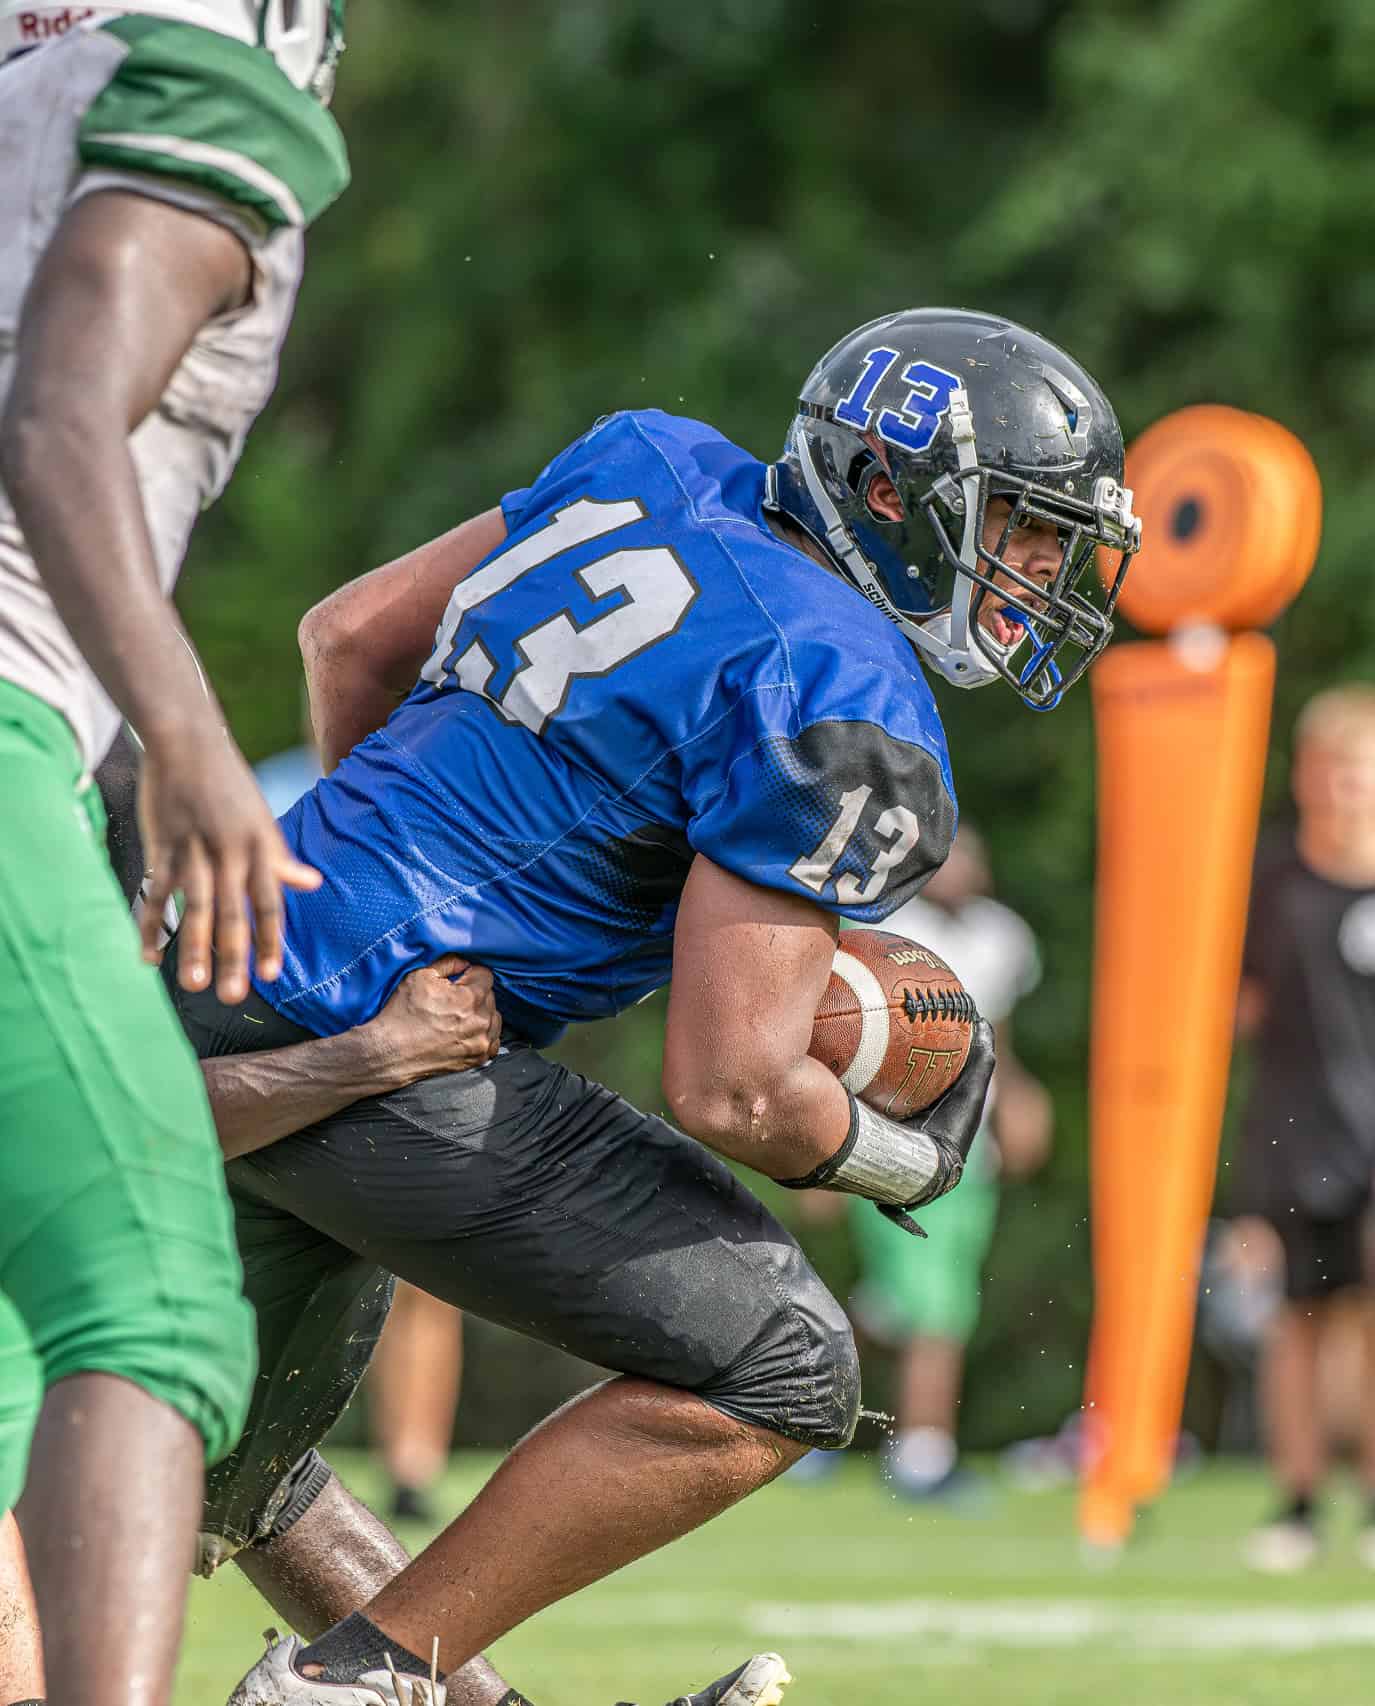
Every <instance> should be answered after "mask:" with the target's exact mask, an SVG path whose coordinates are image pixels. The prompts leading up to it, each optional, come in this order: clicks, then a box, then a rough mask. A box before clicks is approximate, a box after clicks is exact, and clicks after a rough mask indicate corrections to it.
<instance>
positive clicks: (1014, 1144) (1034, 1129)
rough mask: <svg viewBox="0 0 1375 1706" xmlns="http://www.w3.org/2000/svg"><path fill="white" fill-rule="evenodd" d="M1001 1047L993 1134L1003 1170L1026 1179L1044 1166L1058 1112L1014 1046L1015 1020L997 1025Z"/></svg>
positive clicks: (1007, 1019)
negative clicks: (996, 1141) (1013, 1025)
mask: <svg viewBox="0 0 1375 1706" xmlns="http://www.w3.org/2000/svg"><path fill="white" fill-rule="evenodd" d="M994 1036H995V1038H996V1041H997V1049H998V1093H997V1096H996V1097H995V1098H994V1102H993V1116H992V1118H993V1134H994V1136H995V1137H996V1138H997V1140H998V1152H999V1154H1000V1156H1001V1157H1002V1163H1003V1171H1004V1172H1005V1173H1006V1174H1008V1175H1009V1177H1011V1178H1017V1179H1020V1178H1023V1177H1024V1176H1025V1175H1026V1174H1028V1173H1034V1172H1035V1171H1036V1169H1037V1168H1038V1167H1041V1166H1044V1164H1045V1161H1046V1157H1047V1156H1048V1155H1049V1154H1050V1139H1051V1132H1052V1131H1053V1129H1054V1124H1055V1115H1054V1109H1053V1107H1052V1104H1051V1100H1050V1094H1049V1092H1048V1091H1047V1090H1046V1087H1045V1085H1044V1084H1042V1083H1041V1081H1040V1079H1038V1078H1033V1077H1032V1075H1031V1074H1030V1073H1029V1072H1028V1071H1027V1069H1026V1067H1025V1066H1023V1065H1022V1062H1021V1060H1020V1059H1019V1058H1018V1056H1017V1055H1016V1054H1015V1053H1014V1051H1013V1047H1012V1020H1011V1019H1010V1018H1006V1019H1003V1020H1001V1021H1000V1022H999V1023H998V1024H997V1025H996V1026H995V1027H994Z"/></svg>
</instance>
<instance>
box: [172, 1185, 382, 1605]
mask: <svg viewBox="0 0 1375 1706" xmlns="http://www.w3.org/2000/svg"><path fill="white" fill-rule="evenodd" d="M228 1175H229V1181H230V1197H231V1201H232V1204H233V1209H234V1225H235V1234H236V1237H237V1240H238V1246H239V1252H240V1255H241V1257H242V1260H243V1269H244V1292H245V1295H246V1296H247V1298H248V1301H249V1304H250V1306H251V1307H252V1310H253V1316H254V1320H255V1323H256V1327H257V1347H258V1376H257V1379H256V1381H255V1382H254V1387H253V1397H252V1403H251V1405H250V1408H249V1414H248V1420H247V1422H246V1423H245V1425H244V1430H243V1435H242V1437H241V1439H240V1440H239V1443H238V1445H237V1446H236V1447H235V1448H234V1450H233V1451H232V1452H231V1453H230V1454H229V1456H228V1457H226V1458H225V1459H224V1461H223V1462H221V1463H219V1464H217V1465H216V1466H215V1467H214V1468H213V1469H211V1470H210V1472H209V1474H208V1475H207V1477H206V1510H205V1517H204V1520H203V1523H202V1529H203V1531H204V1535H205V1537H206V1538H205V1539H204V1540H203V1542H202V1557H201V1569H202V1571H203V1573H206V1574H209V1573H210V1571H211V1570H212V1569H213V1568H214V1567H215V1566H216V1565H218V1564H219V1563H221V1562H223V1560H224V1559H225V1558H227V1557H229V1556H232V1554H233V1553H234V1552H235V1551H236V1550H238V1549H239V1548H240V1547H242V1546H245V1545H248V1544H249V1543H250V1542H251V1541H253V1540H255V1539H260V1538H262V1537H263V1535H265V1534H266V1533H267V1532H268V1530H269V1528H270V1525H271V1522H272V1520H273V1519H274V1517H275V1515H276V1504H277V1502H278V1494H279V1490H280V1488H281V1487H282V1486H283V1483H284V1481H285V1479H286V1476H287V1473H288V1471H289V1470H290V1469H291V1468H292V1467H293V1465H294V1464H296V1462H297V1461H298V1460H299V1459H300V1457H301V1456H302V1454H303V1453H305V1452H307V1451H309V1450H310V1448H311V1447H312V1446H315V1445H318V1444H319V1442H320V1441H321V1440H323V1439H324V1437H325V1435H326V1434H327V1433H328V1432H329V1430H330V1429H331V1428H332V1427H333V1426H334V1424H335V1422H336V1421H337V1420H338V1419H339V1417H340V1415H341V1414H342V1413H343V1411H344V1409H345V1407H346V1406H347V1405H348V1403H349V1400H350V1399H351V1398H352V1397H353V1394H354V1392H355V1391H356V1390H357V1387H358V1383H359V1382H360V1381H361V1380H362V1378H363V1374H364V1372H365V1370H366V1369H367V1366H368V1362H369V1360H370V1358H371V1356H372V1353H373V1350H374V1349H375V1347H376V1344H377V1340H378V1337H379V1336H380V1334H381V1331H382V1326H383V1324H384V1322H385V1320H386V1316H387V1308H388V1305H389V1303H390V1301H391V1291H392V1279H391V1275H390V1274H388V1273H385V1272H383V1271H382V1270H381V1269H379V1268H378V1267H377V1266H376V1265H375V1264H374V1263H372V1262H370V1261H368V1260H366V1259H365V1258H363V1257H360V1256H357V1255H355V1254H354V1253H353V1252H352V1251H350V1250H346V1249H344V1248H343V1247H342V1246H341V1245H339V1244H337V1243H336V1242H335V1241H334V1240H333V1239H332V1238H329V1237H327V1236H325V1234H323V1233H321V1232H318V1231H316V1230H315V1229H314V1228H313V1227H311V1226H308V1225H306V1224H305V1222H304V1221H302V1220H299V1219H298V1218H297V1217H296V1216H295V1215H293V1214H290V1213H288V1212H286V1211H284V1210H282V1209H280V1208H275V1207H273V1206H272V1205H270V1204H268V1203H265V1202H263V1201H262V1200H261V1198H260V1197H259V1196H258V1195H257V1194H256V1192H255V1190H254V1188H253V1179H252V1176H251V1172H250V1170H249V1169H248V1168H247V1167H246V1166H245V1164H244V1163H243V1162H234V1163H232V1164H231V1165H230V1167H229V1169H228Z"/></svg>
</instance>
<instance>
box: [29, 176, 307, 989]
mask: <svg viewBox="0 0 1375 1706" xmlns="http://www.w3.org/2000/svg"><path fill="white" fill-rule="evenodd" d="M249 288H250V263H249V258H248V253H247V251H246V250H245V248H244V246H243V244H242V243H241V242H240V240H239V239H238V238H237V237H236V236H234V235H233V233H231V232H230V231H229V230H227V229H226V228H225V227H223V226H221V225H219V224H217V223H216V222H215V221H214V220H212V219H209V218H205V217H203V216H201V215H199V214H196V213H190V212H187V211H185V210H183V209H181V208H177V207H173V206H171V205H169V204H168V203H166V202H162V201H157V200H154V199H152V198H150V197H145V196H140V195H136V194H128V193H125V192H122V191H108V190H107V191H102V192H100V193H98V194H94V195H89V196H86V197H85V198H84V199H82V200H80V201H78V202H77V203H76V204H75V205H74V206H73V207H72V208H71V209H70V210H69V211H68V212H67V213H66V214H65V215H64V217H63V219H62V221H61V223H60V224H59V226H58V228H57V230H56V232H55V233H54V236H53V238H52V241H51V242H50V244H49V245H48V248H47V251H46V252H45V254H44V257H43V259H42V261H41V262H40V263H39V266H38V269H37V272H36V273H35V275H34V279H33V283H32V284H31V286H30V288H29V293H28V296H27V298H26V301H25V305H24V313H23V316H22V319H21V321H20V326H19V331H18V339H17V345H16V350H15V368H14V378H13V382H12V384H11V387H10V393H9V397H8V400H7V402H6V405H5V408H4V412H3V416H0V476H3V479H4V482H5V489H6V491H7V492H8V494H9V497H10V500H11V502H12V503H13V505H14V509H15V513H16V515H17V516H18V518H19V524H20V526H21V527H22V529H23V532H24V537H25V539H26V540H27V542H28V545H29V548H30V549H31V551H32V552H33V556H34V560H35V562H36V564H37V566H38V571H39V573H40V574H41V576H42V578H43V583H44V585H45V587H46V588H47V590H48V593H49V595H50V596H51V598H52V601H53V603H54V605H55V606H56V608H57V611H58V613H59V615H60V616H61V617H62V620H63V622H64V623H65V624H66V626H67V628H68V630H69V632H70V633H71V635H72V638H73V639H74V640H75V642H76V644H77V646H78V647H79V648H80V650H81V654H82V656H83V657H84V658H85V659H86V661H87V662H88V663H89V664H90V666H91V668H92V669H93V670H94V671H95V673H96V675H97V676H98V677H99V679H100V682H101V684H102V686H104V688H105V689H106V691H107V692H108V693H109V695H110V697H111V698H112V699H113V700H114V702H115V703H116V704H117V705H118V706H119V708H120V710H121V711H123V712H124V714H125V716H126V717H128V719H129V721H130V722H131V723H132V724H133V725H134V727H135V728H136V729H137V730H138V731H139V734H140V736H141V738H142V740H143V742H144V746H145V748H146V751H147V760H146V767H145V781H144V790H143V800H144V809H145V831H146V834H145V843H146V847H147V852H148V856H149V862H150V865H151V866H152V868H153V870H154V885H153V893H152V896H151V901H150V906H149V908H148V914H147V918H148V920H149V923H148V927H147V928H146V929H145V933H144V946H145V952H146V953H148V954H149V956H150V957H155V956H154V954H153V943H154V939H155V932H156V925H157V920H158V918H159V917H160V915H161V912H162V906H163V903H164V902H165V900H166V898H167V895H168V894H169V893H170V892H171V890H172V889H173V888H175V887H180V888H182V889H184V891H185V895H186V910H185V916H184V924H183V949H182V960H181V975H182V981H183V983H184V984H185V986H186V987H187V988H191V989H199V988H201V987H203V986H204V984H205V983H206V982H207V980H208V978H209V948H210V937H211V933H212V929H213V932H214V936H215V946H216V950H217V953H218V955H219V962H220V973H219V977H218V988H219V992H220V995H221V999H223V1000H230V1001H232V1000H238V999H241V998H242V996H243V995H244V994H245V993H246V991H247V988H248V973H247V960H248V943H249V924H248V919H247V916H246V912H245V905H244V902H245V898H247V899H249V900H251V902H252V906H253V912H254V917H255V921H256V922H255V931H256V936H257V945H258V966H259V970H260V971H261V973H262V975H263V976H265V977H269V978H271V977H275V976H276V975H277V972H278V970H279V968H280V959H281V954H280V945H279V922H280V914H281V895H280V885H281V884H282V883H283V882H287V883H290V884H293V885H294V886H297V887H313V886H315V884H316V882H317V881H318V878H317V877H316V876H315V873H314V872H311V871H308V870H307V868H306V867H304V866H301V865H298V864H296V862H295V861H294V860H291V859H290V858H289V857H288V855H287V852H286V847H285V845H284V844H283V842H282V839H281V836H280V834H279V833H278V831H277V827H276V825H275V823H274V822H273V820H272V817H271V814H270V813H269V812H268V810H267V807H266V805H265V804H264V803H263V800H262V797H261V795H260V794H259V793H258V790H257V787H256V786H255V784H254V782H253V778H252V775H251V773H250V772H249V769H248V767H247V765H246V764H245V763H244V761H243V759H242V757H241V756H240V754H239V752H238V750H237V748H235V747H234V745H233V744H232V742H231V741H230V740H229V739H228V738H227V736H226V733H225V728H224V718H223V714H222V713H221V711H220V709H219V706H218V705H216V704H215V703H214V701H213V700H212V699H210V698H209V697H208V695H207V693H206V691H205V689H204V687H203V685H202V683H201V679H200V676H199V673H198V671H197V668H196V663H195V659H194V656H193V654H192V652H191V648H190V645H189V643H188V642H187V641H186V636H185V633H184V631H183V629H182V627H181V625H180V623H179V622H178V620H177V616H176V612H175V610H174V609H173V607H172V604H171V602H170V601H169V600H168V599H167V598H165V597H164V596H163V594H162V591H161V588H160V586H159V582H158V575H157V565H156V562H155V559H154V554H153V545H152V541H151V539H150V537H149V533H148V526H147V522H146V520H145V517H144V512H143V502H142V498H141V495H140V491H139V485H138V478H137V475H136V472H135V469H134V463H133V459H132V457H131V456H130V453H129V445H128V438H129V434H130V433H131V432H132V431H133V430H134V428H135V427H137V426H138V424H139V423H140V421H142V420H143V419H144V417H145V416H146V415H147V414H148V413H149V411H150V410H151V409H152V408H153V407H154V406H155V405H156V403H157V401H158V399H159V397H160V396H161V395H162V393H163V391H164V389H165V388H166V386H167V382H168V380H169V379H170V377H171V375H172V373H173V372H174V371H175V369H176V367H177V365H178V363H179V362H180V361H181V359H182V357H183V355H184V354H185V353H186V351H187V349H188V348H189V346H190V344H191V341H192V339H193V338H194V337H195V335H196V333H197V332H198V331H199V330H200V328H201V327H202V326H203V325H204V324H205V323H206V321H208V320H210V319H213V318H214V317H215V316H216V315H218V314H220V313H222V312H224V311H225V310H227V309H230V308H234V307H236V306H238V305H239V304H241V303H242V302H243V301H245V300H246V298H247V294H248V291H249Z"/></svg>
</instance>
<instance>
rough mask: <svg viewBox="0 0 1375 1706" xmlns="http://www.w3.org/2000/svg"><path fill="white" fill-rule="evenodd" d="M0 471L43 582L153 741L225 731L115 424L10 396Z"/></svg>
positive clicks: (104, 680)
mask: <svg viewBox="0 0 1375 1706" xmlns="http://www.w3.org/2000/svg"><path fill="white" fill-rule="evenodd" d="M0 476H2V477H3V479H4V483H5V489H6V492H7V493H8V495H9V498H10V501H11V503H12V504H13V506H14V510H15V514H16V516H17V517H18V520H19V525H20V527H21V529H22V530H23V533H24V537H25V539H26V541H27V543H28V546H29V549H30V550H31V551H32V553H33V557H34V561H35V563H36V564H37V566H38V571H39V574H40V575H41V576H42V579H43V584H44V586H45V587H46V589H47V591H48V594H49V596H50V597H51V599H52V601H53V604H54V606H55V607H56V609H57V612H58V614H59V615H60V616H61V618H62V620H63V622H64V623H65V624H66V626H67V629H68V631H69V632H70V634H71V636H72V638H73V640H74V641H75V642H76V644H77V646H78V647H79V648H80V651H81V654H82V656H83V657H84V658H85V659H86V661H87V663H88V664H89V665H90V667H91V668H92V669H93V670H94V671H95V674H96V675H97V677H98V678H99V680H100V683H101V685H102V686H103V687H104V688H105V691H106V692H107V693H108V694H109V695H110V697H111V698H112V699H113V700H114V702H115V704H116V705H118V706H119V708H120V710H121V711H122V712H123V713H124V715H125V716H126V717H127V718H128V719H129V721H130V722H131V723H132V724H133V725H134V727H135V728H136V729H137V730H138V731H139V734H140V737H141V738H142V739H143V740H144V742H145V743H146V744H147V745H149V746H150V747H154V748H156V747H159V746H160V745H161V744H162V743H163V742H165V741H168V740H170V739H172V738H176V739H177V740H179V741H192V740H196V739H202V740H206V741H209V740H212V739H214V740H218V739H221V738H222V718H221V716H220V713H219V710H218V708H217V707H216V706H215V705H214V704H213V702H211V701H209V700H208V699H207V697H206V694H205V690H204V688H203V686H202V683H201V679H200V675H199V672H198V671H197V668H196V664H195V661H194V658H193V655H192V653H191V650H190V647H189V644H188V643H186V641H185V635H184V633H183V631H182V628H181V625H180V623H179V622H178V620H177V616H176V612H175V610H174V609H173V608H172V605H171V604H170V603H169V601H168V600H167V599H166V598H165V597H164V596H163V593H162V590H161V588H160V586H159V584H158V576H157V567H156V563H155V560H154V556H153V547H152V542H151V541H150V539H149V537H148V528H147V523H146V521H145V518H144V513H143V502H142V497H141V495H140V492H139V487H138V481H137V477H136V475H135V472H134V466H133V462H132V460H131V458H130V456H129V452H128V448H127V445H126V442H125V437H124V429H123V426H122V424H121V423H120V422H119V421H118V420H117V419H115V418H114V417H110V418H104V417H103V415H102V413H101V411H100V409H99V408H98V407H91V408H89V409H86V408H82V407H80V406H74V405H70V404H69V405H67V406H66V407H65V408H64V409H63V410H62V411H61V412H59V411H57V410H56V409H52V410H49V411H48V412H46V413H45V412H40V411H39V410H38V409H37V408H36V407H35V406H26V405H25V404H24V402H23V400H22V399H20V400H18V401H16V400H15V399H13V398H12V399H11V406H10V407H9V408H8V409H7V410H6V412H5V416H4V419H3V422H0Z"/></svg>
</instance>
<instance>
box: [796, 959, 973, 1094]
mask: <svg viewBox="0 0 1375 1706" xmlns="http://www.w3.org/2000/svg"><path fill="white" fill-rule="evenodd" d="M978 1016H979V1015H978V1012H977V1010H976V1009H975V1006H974V1002H973V1000H972V999H971V997H970V996H969V995H968V993H967V992H966V991H965V988H964V985H963V984H962V983H961V982H960V980H959V978H958V977H956V975H955V973H954V972H953V971H951V969H950V967H949V966H948V965H946V963H945V961H944V960H943V959H941V958H939V956H938V955H936V954H933V953H932V952H931V950H930V949H929V948H923V947H922V946H921V945H920V944H919V943H916V942H913V941H911V940H909V939H908V938H907V937H906V936H895V935H893V934H892V933H891V932H890V931H887V930H846V931H843V932H842V933H841V937H840V942H839V945H838V946H837V948H836V954H835V960H834V962H833V964H832V967H831V978H830V982H829V983H828V984H827V985H826V992H825V994H824V995H823V996H822V997H821V1005H820V1006H819V1007H818V1008H817V1011H816V1023H815V1024H814V1025H813V1027H812V1042H811V1048H810V1049H809V1050H808V1053H809V1054H810V1055H811V1057H812V1059H813V1060H819V1061H820V1062H821V1064H822V1065H823V1066H827V1067H829V1068H830V1070H831V1071H832V1072H834V1073H835V1075H836V1077H837V1078H839V1080H840V1081H841V1083H842V1084H843V1085H844V1086H845V1088H846V1089H847V1090H850V1091H852V1092H853V1093H854V1094H855V1095H856V1096H858V1097H859V1098H860V1100H861V1101H863V1102H867V1103H868V1104H869V1106H870V1107H871V1108H876V1109H877V1110H878V1111H879V1113H881V1114H887V1115H888V1117H889V1118H890V1119H895V1120H905V1119H907V1118H908V1117H909V1115H911V1114H915V1113H920V1112H921V1110H922V1109H923V1108H929V1107H930V1106H931V1104H932V1102H934V1101H936V1100H937V1099H938V1098H939V1097H940V1096H942V1095H944V1093H945V1092H946V1091H947V1090H948V1089H949V1088H950V1086H951V1085H952V1084H953V1083H954V1082H955V1080H956V1079H957V1078H958V1077H959V1075H960V1072H961V1071H962V1069H963V1067H964V1063H965V1061H966V1060H967V1059H968V1057H969V1045H970V1043H971V1041H972V1040H973V1036H974V1024H975V1021H976V1020H977V1019H978Z"/></svg>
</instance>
